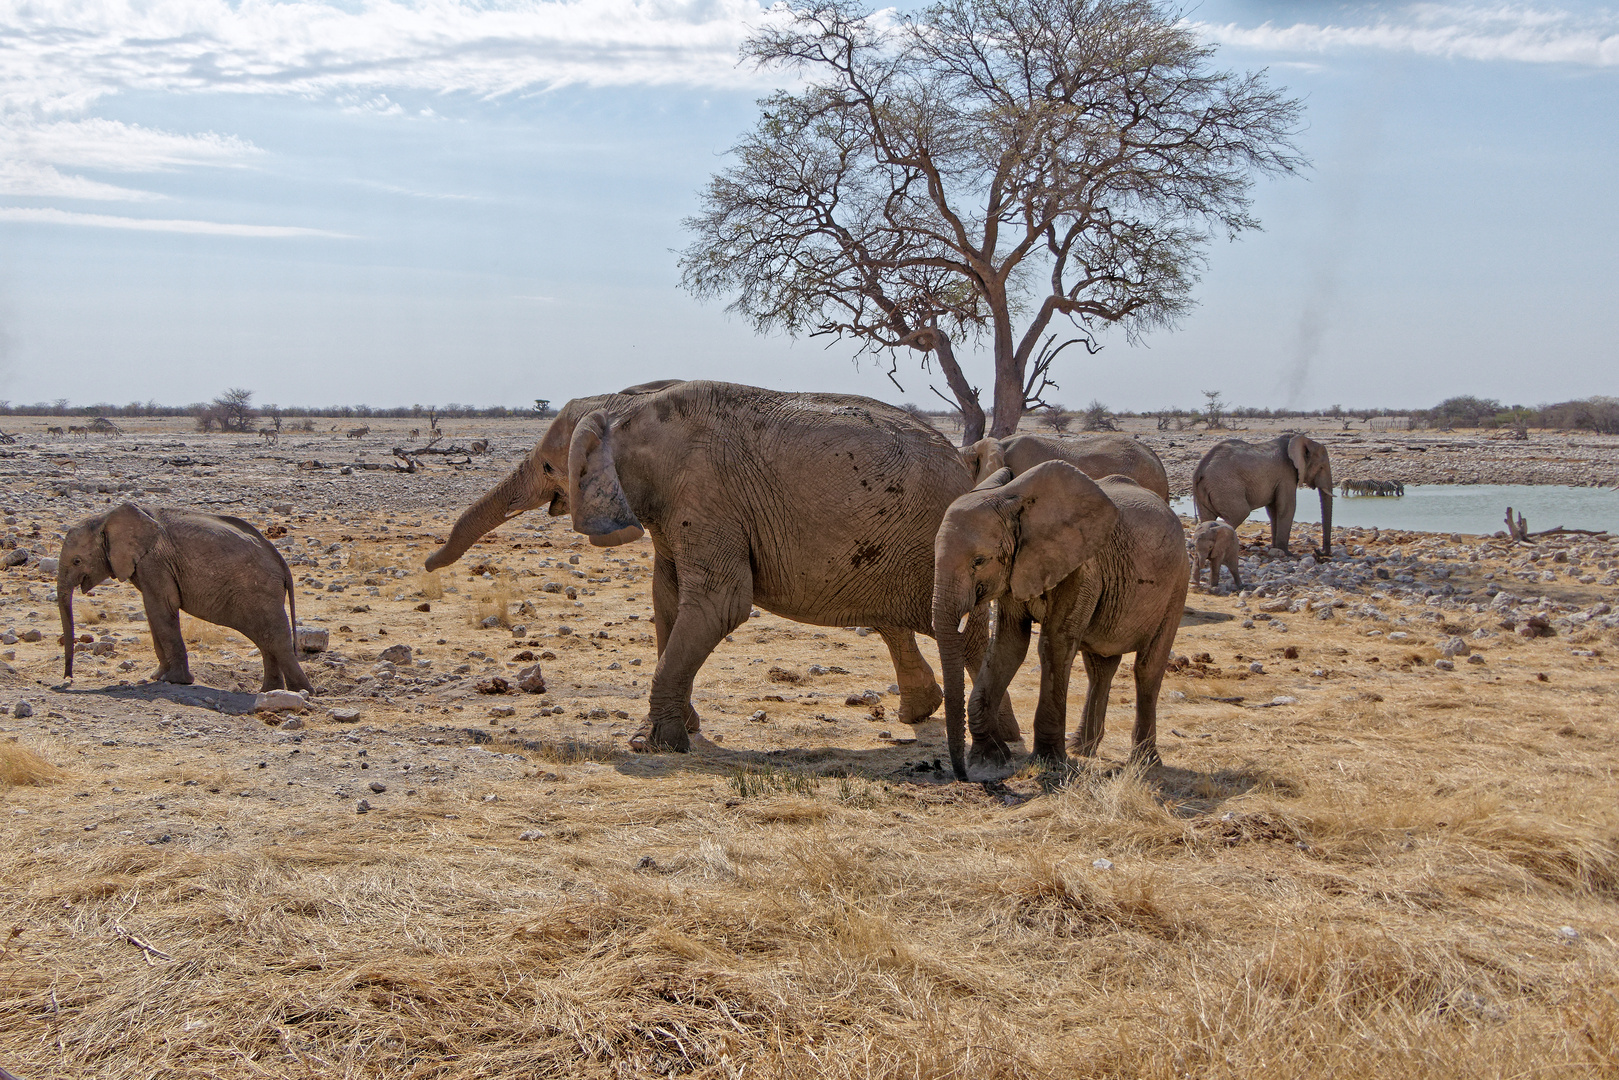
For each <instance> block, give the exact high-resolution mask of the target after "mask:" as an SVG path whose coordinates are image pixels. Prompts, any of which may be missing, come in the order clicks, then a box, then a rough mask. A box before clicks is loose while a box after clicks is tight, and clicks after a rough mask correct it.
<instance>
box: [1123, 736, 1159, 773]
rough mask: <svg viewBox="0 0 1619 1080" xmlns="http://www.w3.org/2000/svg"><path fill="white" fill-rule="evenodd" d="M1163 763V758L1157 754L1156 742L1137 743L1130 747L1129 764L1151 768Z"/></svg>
mask: <svg viewBox="0 0 1619 1080" xmlns="http://www.w3.org/2000/svg"><path fill="white" fill-rule="evenodd" d="M1163 763H1164V759H1163V758H1161V757H1159V756H1158V744H1157V743H1155V742H1151V743H1137V744H1136V745H1135V746H1133V747H1131V748H1130V764H1131V765H1140V766H1142V767H1144V768H1148V769H1151V768H1156V767H1157V766H1159V765H1162V764H1163Z"/></svg>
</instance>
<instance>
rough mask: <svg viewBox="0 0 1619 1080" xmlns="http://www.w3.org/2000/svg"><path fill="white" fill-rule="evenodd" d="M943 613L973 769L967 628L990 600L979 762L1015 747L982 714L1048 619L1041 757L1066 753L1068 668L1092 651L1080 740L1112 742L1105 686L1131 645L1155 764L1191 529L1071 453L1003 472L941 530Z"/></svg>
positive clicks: (944, 652)
mask: <svg viewBox="0 0 1619 1080" xmlns="http://www.w3.org/2000/svg"><path fill="white" fill-rule="evenodd" d="M933 553H934V579H933V582H934V584H933V622H934V632H935V636H936V637H937V638H938V641H939V658H940V662H941V664H942V666H943V667H944V672H945V721H946V730H947V732H948V734H949V739H950V764H951V766H952V767H953V768H954V769H955V774H956V778H957V779H958V780H965V779H966V778H967V768H966V760H965V756H964V753H963V751H964V749H965V747H964V742H965V733H964V731H963V726H964V725H963V711H964V710H963V703H962V696H963V682H962V650H961V643H960V634H959V628H960V627H961V626H964V625H965V623H966V618H967V616H968V615H969V614H971V613H972V612H974V611H976V610H978V609H979V608H980V607H981V606H982V605H983V604H985V603H987V602H988V601H991V600H994V601H997V603H996V608H997V610H998V620H999V621H998V622H997V624H996V627H995V633H994V637H993V638H992V639H991V640H990V647H989V653H988V654H987V655H986V656H985V658H984V662H983V669H982V671H981V672H980V674H979V677H978V678H977V679H975V680H974V684H973V695H972V701H971V704H970V706H969V707H968V708H967V709H966V710H965V711H966V713H967V719H968V720H969V721H970V724H971V728H972V733H973V757H974V758H975V759H977V760H996V759H998V760H1001V761H1004V760H1006V758H1007V751H1006V748H1005V747H1004V746H1002V745H999V744H998V743H997V741H996V739H995V736H994V733H993V731H992V730H991V729H990V725H989V723H988V722H987V717H986V716H985V715H984V714H985V710H984V703H985V702H986V701H990V702H995V701H999V700H1000V699H1001V695H1002V694H1003V693H1004V692H1005V690H1006V687H1007V686H1008V685H1009V684H1010V683H1011V681H1012V677H1013V676H1014V675H1016V674H1017V670H1018V667H1019V665H1021V664H1022V663H1023V657H1024V655H1025V654H1026V653H1027V652H1028V648H1029V632H1030V628H1031V625H1032V623H1033V622H1034V621H1035V620H1038V621H1039V623H1040V700H1039V704H1038V705H1037V706H1036V707H1035V714H1034V752H1035V754H1036V756H1039V757H1045V758H1050V759H1057V760H1061V759H1062V758H1063V757H1064V756H1065V755H1064V751H1063V733H1064V730H1065V728H1066V726H1067V711H1068V677H1069V672H1070V670H1071V669H1072V667H1073V664H1074V654H1075V653H1076V652H1077V653H1080V654H1082V655H1083V656H1084V658H1085V674H1086V676H1087V677H1088V679H1089V682H1090V688H1089V691H1088V692H1087V694H1086V696H1085V717H1084V721H1083V723H1082V724H1081V726H1080V729H1079V731H1078V732H1077V733H1076V735H1075V738H1074V744H1073V748H1074V749H1075V750H1076V751H1077V752H1079V753H1081V754H1087V755H1088V754H1093V753H1095V752H1096V748H1097V746H1098V745H1099V744H1100V743H1101V741H1102V730H1103V721H1104V719H1105V717H1106V715H1107V695H1108V685H1109V683H1110V682H1111V681H1112V679H1113V673H1114V672H1115V671H1117V670H1118V667H1119V661H1120V659H1121V658H1122V657H1123V655H1124V654H1125V653H1128V652H1133V653H1135V654H1136V662H1135V680H1136V723H1135V732H1134V740H1133V742H1134V746H1133V749H1132V752H1131V756H1132V757H1133V758H1137V759H1143V760H1147V761H1156V760H1157V758H1158V751H1157V728H1158V689H1159V685H1160V684H1161V683H1162V682H1163V678H1164V667H1165V665H1167V664H1168V662H1169V650H1170V646H1171V645H1173V644H1174V642H1175V631H1176V630H1177V629H1178V628H1179V626H1180V619H1181V612H1182V610H1183V608H1184V605H1185V602H1186V588H1187V559H1186V534H1185V533H1184V532H1183V531H1182V530H1181V524H1180V519H1179V518H1177V517H1176V516H1175V514H1174V512H1173V511H1171V510H1170V509H1169V506H1168V505H1167V504H1166V503H1165V502H1164V501H1163V500H1162V499H1160V498H1158V497H1157V496H1156V495H1154V494H1152V493H1151V492H1149V491H1146V490H1144V489H1143V488H1142V487H1141V485H1139V484H1137V483H1136V482H1135V481H1133V480H1130V479H1128V478H1127V477H1123V476H1109V477H1107V478H1105V479H1103V480H1102V481H1100V482H1097V481H1094V480H1092V479H1090V478H1089V477H1088V476H1086V475H1085V474H1084V473H1083V472H1081V471H1080V470H1078V469H1076V468H1075V467H1074V466H1072V465H1070V464H1068V463H1067V462H1063V461H1047V462H1043V463H1041V464H1039V465H1036V466H1034V467H1033V468H1031V469H1030V470H1029V471H1028V472H1026V473H1024V474H1023V475H1022V476H1019V477H1018V478H1017V479H1015V480H1013V479H1011V470H1010V469H1003V470H1001V471H1000V472H998V473H996V474H995V475H994V476H992V477H990V479H989V480H987V481H985V482H984V483H983V484H981V485H979V486H978V487H976V488H974V489H973V490H972V491H970V492H968V493H967V494H966V495H963V496H961V497H960V498H959V499H957V500H955V501H954V502H953V503H951V504H950V509H949V510H947V511H946V512H945V515H944V522H943V524H941V525H940V527H939V533H938V536H937V538H936V539H935V541H934V549H933Z"/></svg>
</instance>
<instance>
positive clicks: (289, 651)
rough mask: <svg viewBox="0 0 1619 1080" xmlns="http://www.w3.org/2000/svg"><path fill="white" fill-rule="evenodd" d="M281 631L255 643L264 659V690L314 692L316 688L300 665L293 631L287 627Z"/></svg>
mask: <svg viewBox="0 0 1619 1080" xmlns="http://www.w3.org/2000/svg"><path fill="white" fill-rule="evenodd" d="M280 630H281V632H280V633H278V634H277V633H274V632H272V634H271V635H267V636H266V637H265V638H264V639H263V640H258V641H255V642H254V643H253V644H255V645H257V646H258V647H259V654H260V655H261V656H263V657H264V689H265V690H281V689H287V690H309V691H313V690H314V689H315V688H314V686H313V685H311V684H310V682H309V676H307V675H305V674H304V669H303V668H302V667H300V666H299V664H298V652H297V646H296V645H294V644H293V640H292V634H291V631H289V630H287V629H286V628H285V627H281V628H280Z"/></svg>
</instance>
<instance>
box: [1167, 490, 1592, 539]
mask: <svg viewBox="0 0 1619 1080" xmlns="http://www.w3.org/2000/svg"><path fill="white" fill-rule="evenodd" d="M1173 505H1174V508H1175V510H1176V512H1177V513H1181V514H1185V515H1187V516H1193V512H1192V500H1191V499H1190V498H1183V499H1176V500H1174V503H1173ZM1509 506H1510V507H1512V512H1513V513H1514V514H1515V515H1516V514H1522V515H1523V516H1524V517H1525V518H1526V519H1527V520H1528V522H1529V531H1530V532H1539V531H1540V530H1541V529H1551V528H1555V527H1556V526H1558V525H1566V526H1568V527H1569V528H1571V529H1607V530H1608V531H1610V532H1614V533H1619V489H1614V488H1591V487H1566V486H1563V485H1555V484H1422V485H1414V484H1408V485H1407V486H1406V489H1405V495H1403V496H1399V497H1390V496H1383V495H1339V496H1338V497H1336V498H1335V499H1333V500H1332V525H1333V529H1334V530H1337V529H1340V528H1350V527H1352V526H1357V525H1358V526H1361V527H1363V528H1369V527H1371V526H1374V525H1375V526H1377V527H1378V528H1380V529H1414V530H1418V531H1421V532H1441V533H1448V532H1458V533H1470V534H1486V535H1487V534H1489V533H1493V532H1495V531H1496V530H1497V529H1504V528H1506V525H1505V522H1504V521H1503V519H1504V518H1505V517H1506V512H1507V507H1509ZM1248 520H1249V521H1251V522H1268V521H1269V520H1270V518H1269V517H1268V516H1267V515H1266V514H1265V511H1264V509H1263V508H1260V509H1258V510H1255V511H1254V512H1253V513H1251V514H1249V515H1248ZM1294 520H1295V521H1300V522H1303V521H1310V522H1320V520H1321V504H1320V499H1319V497H1318V496H1317V494H1316V493H1315V492H1314V491H1312V490H1310V489H1308V488H1301V489H1300V490H1299V502H1298V513H1297V514H1296V515H1295V517H1294Z"/></svg>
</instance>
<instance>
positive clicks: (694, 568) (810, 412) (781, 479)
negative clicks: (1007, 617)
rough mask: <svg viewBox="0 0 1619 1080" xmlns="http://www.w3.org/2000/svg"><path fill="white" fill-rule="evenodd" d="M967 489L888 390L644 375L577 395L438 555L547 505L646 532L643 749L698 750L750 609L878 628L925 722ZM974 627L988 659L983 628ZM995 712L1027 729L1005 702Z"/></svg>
mask: <svg viewBox="0 0 1619 1080" xmlns="http://www.w3.org/2000/svg"><path fill="white" fill-rule="evenodd" d="M971 487H972V482H971V479H970V477H969V476H968V474H967V470H966V467H965V466H964V465H963V464H962V461H961V458H960V457H959V456H958V455H957V452H956V449H955V447H953V446H951V445H950V443H949V442H948V441H946V440H945V438H944V436H942V435H941V434H939V432H938V431H936V430H935V429H934V428H932V427H930V426H928V425H927V424H924V423H922V422H921V421H919V420H917V419H915V418H913V417H912V416H910V415H909V414H908V413H906V412H905V411H904V410H901V409H896V408H894V407H893V406H890V405H885V404H883V403H882V402H880V401H873V400H872V399H870V398H863V397H851V396H847V395H841V394H791V393H780V392H777V391H774V390H763V389H760V388H758V387H753V386H740V385H737V384H734V383H721V382H704V381H692V382H680V381H674V382H659V383H648V384H645V385H643V386H636V387H631V388H630V389H628V390H625V391H623V392H621V393H617V394H605V395H601V396H599V397H588V398H576V399H574V400H573V401H570V402H568V403H567V404H566V405H564V406H563V407H562V410H561V411H560V412H559V413H558V415H557V417H556V419H555V420H554V421H552V423H551V426H550V428H549V429H548V430H547V431H546V433H545V435H544V436H543V437H542V438H541V439H540V441H539V443H538V444H536V445H535V447H534V450H533V452H532V453H531V454H530V455H529V456H528V458H526V459H525V460H524V461H523V462H522V464H520V465H519V466H518V467H517V468H516V469H515V470H513V472H512V473H511V474H510V475H509V476H507V477H506V478H505V479H504V480H502V481H501V482H500V483H499V484H497V485H495V487H493V488H492V489H490V490H489V491H488V492H487V493H486V494H485V495H484V496H483V497H482V498H481V499H479V500H478V501H477V502H476V503H474V504H473V505H472V506H471V507H469V508H468V509H467V510H466V512H465V513H463V514H462V515H461V518H460V520H459V521H457V522H456V524H455V527H454V528H453V529H452V530H451V532H450V538H449V542H448V543H446V544H445V545H444V546H443V547H442V548H440V549H439V550H438V551H436V552H434V553H433V554H432V555H431V556H430V557H429V558H428V560H427V568H428V569H429V570H437V569H438V568H439V567H442V566H447V565H449V564H450V563H452V562H454V561H455V560H456V559H458V558H460V557H461V555H462V554H464V553H465V552H466V550H467V549H468V548H469V547H471V546H472V544H473V542H474V541H475V540H477V539H478V538H479V537H480V536H483V535H484V534H485V533H487V532H489V531H490V530H491V529H494V528H495V527H496V526H498V525H500V524H501V523H502V522H504V521H506V520H508V519H510V518H512V517H515V516H517V515H518V514H521V513H523V512H524V511H526V510H532V509H534V508H535V507H539V506H547V507H548V508H549V511H550V513H551V515H552V516H558V515H561V514H571V515H572V517H573V527H574V529H575V530H576V531H578V532H581V533H583V534H585V535H586V536H588V537H589V538H590V542H591V543H592V544H594V545H597V546H599V547H609V546H613V545H617V544H623V543H628V542H629V541H632V540H636V539H639V538H640V537H641V536H642V534H643V530H644V531H645V533H647V534H650V536H651V538H652V546H653V552H654V559H653V585H652V613H653V623H654V628H655V631H656V637H657V648H658V667H657V670H656V672H655V673H654V674H653V677H652V692H651V708H650V712H649V715H648V718H647V726H646V727H645V728H643V729H642V731H641V732H639V733H638V734H637V737H636V740H635V745H636V746H637V748H638V749H648V750H658V749H670V750H685V749H687V748H688V746H689V739H688V737H687V735H688V732H689V731H696V730H697V726H698V717H697V714H696V712H695V710H693V708H692V706H691V690H692V682H693V680H694V678H695V676H696V674H697V670H698V668H700V667H701V666H702V664H703V661H704V660H706V659H707V658H708V655H709V653H711V652H713V650H714V648H715V646H716V645H718V644H719V643H720V642H721V641H722V640H724V638H725V635H726V634H728V633H730V632H731V631H732V630H735V629H736V628H737V627H738V626H740V625H742V623H743V622H745V621H746V620H747V618H748V613H749V610H750V609H751V608H752V607H754V606H758V607H761V608H764V609H765V610H767V611H771V612H774V613H775V614H777V615H781V616H783V617H785V618H788V619H793V620H795V621H797V622H805V623H815V624H818V625H822V626H848V625H851V624H854V625H861V626H871V627H874V628H875V629H876V630H877V632H878V633H879V634H881V635H882V638H883V641H884V642H885V643H886V644H887V645H888V649H889V653H890V655H892V657H893V660H894V670H895V673H896V675H897V682H898V683H899V685H900V719H901V720H903V721H906V722H909V723H917V722H920V721H921V720H922V719H924V718H925V717H927V716H929V715H931V714H932V713H933V712H934V710H936V709H937V708H938V707H939V704H940V702H941V701H942V700H943V695H942V693H941V692H940V690H939V686H938V683H937V682H936V681H935V679H934V675H933V670H932V668H930V667H929V666H928V663H927V661H926V660H925V659H923V657H922V654H921V652H920V651H918V649H917V647H916V638H915V634H916V633H924V634H929V635H931V634H932V632H933V622H932V604H931V597H932V591H933V537H934V533H936V532H937V531H938V528H939V522H940V521H941V520H943V518H944V512H945V508H946V507H948V506H949V505H950V503H951V501H952V500H953V499H955V498H956V496H958V495H960V494H962V493H963V492H965V491H967V490H968V489H970V488H971ZM968 636H969V638H970V641H969V642H968V644H967V648H968V649H969V651H971V652H972V653H973V654H974V655H975V656H976V657H981V656H982V653H983V650H984V646H985V637H986V634H985V630H984V627H983V625H982V624H981V623H976V622H975V624H974V626H973V627H971V628H970V630H969V635H968ZM974 662H975V663H976V660H975V661H974ZM993 726H994V727H995V730H996V731H997V733H998V735H999V737H1001V738H1004V739H1006V740H1007V741H1011V742H1015V741H1017V740H1018V739H1019V733H1018V729H1017V722H1016V720H1015V719H1014V718H1013V716H1012V713H1011V709H1010V703H1009V701H1007V700H1004V699H1003V702H1002V707H1001V709H1000V710H999V712H998V715H997V717H996V719H995V721H994V725H993Z"/></svg>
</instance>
